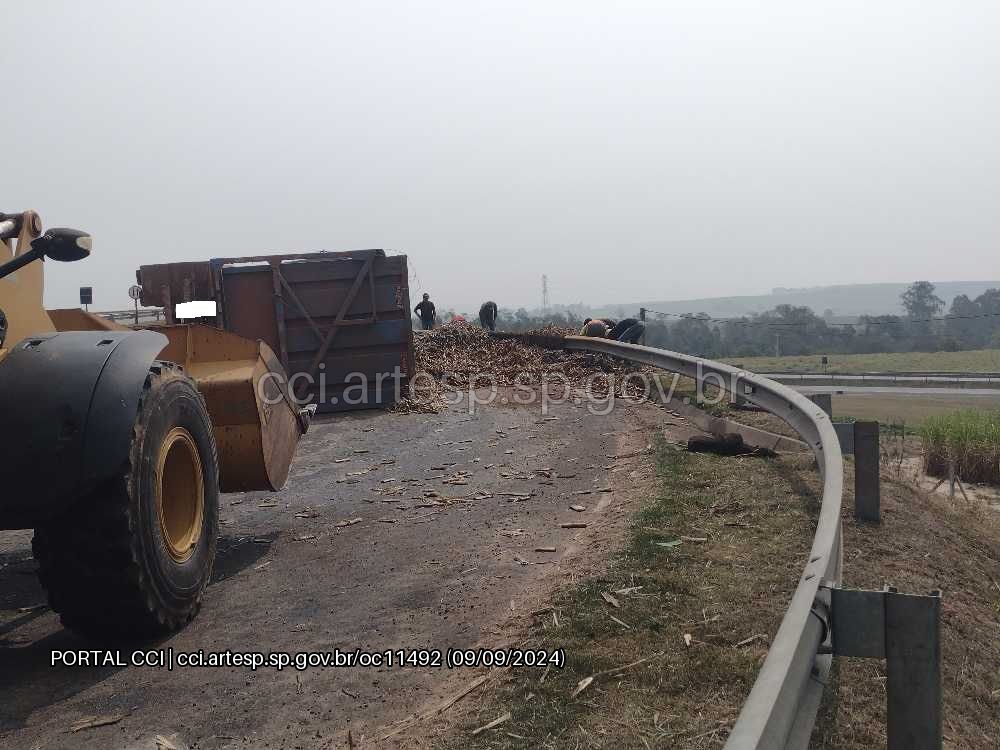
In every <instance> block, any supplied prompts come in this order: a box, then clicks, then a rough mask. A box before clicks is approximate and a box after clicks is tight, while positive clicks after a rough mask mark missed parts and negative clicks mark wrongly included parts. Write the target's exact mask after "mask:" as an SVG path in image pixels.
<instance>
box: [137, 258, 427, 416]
mask: <svg viewBox="0 0 1000 750" xmlns="http://www.w3.org/2000/svg"><path fill="white" fill-rule="evenodd" d="M136 279H137V280H138V282H139V285H140V286H141V287H142V297H141V302H142V304H143V305H150V306H156V307H163V308H164V310H165V311H166V316H167V320H168V322H174V321H175V320H176V316H177V305H178V304H181V303H184V302H196V301H213V302H215V303H216V317H215V325H216V326H217V327H218V328H221V329H223V330H226V331H230V332H232V333H236V334H239V335H241V336H245V337H248V338H251V339H259V340H261V341H263V342H264V343H266V344H267V345H268V346H269V347H270V348H271V349H272V350H273V351H274V352H275V354H276V355H277V357H278V358H279V359H280V361H281V364H282V365H283V366H284V369H285V371H286V372H287V373H288V376H289V384H290V386H291V388H292V390H293V392H294V394H295V396H296V397H297V398H298V399H299V400H300V402H301V403H302V404H316V406H317V408H318V410H319V411H321V412H330V411H341V410H345V409H359V408H368V407H375V406H387V405H390V404H392V403H394V402H395V401H396V400H397V399H398V398H399V397H400V395H401V394H403V393H405V392H406V388H407V385H408V383H409V380H410V378H412V377H413V374H414V361H413V330H412V326H411V324H410V292H409V274H408V271H407V266H406V256H405V255H394V256H387V255H386V254H385V252H384V251H382V250H358V251H351V252H318V253H293V254H288V255H259V256H249V257H239V258H214V259H212V260H209V261H202V262H194V263H166V264H161V265H150V266H142V267H141V268H139V270H138V271H136Z"/></svg>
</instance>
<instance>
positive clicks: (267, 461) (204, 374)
mask: <svg viewBox="0 0 1000 750" xmlns="http://www.w3.org/2000/svg"><path fill="white" fill-rule="evenodd" d="M153 330H156V331H158V332H159V333H162V334H164V335H165V336H166V337H167V338H168V339H169V340H170V343H169V344H167V346H166V348H165V349H164V350H163V351H162V352H161V353H160V355H159V359H164V360H168V361H170V362H176V363H177V364H179V365H181V366H183V367H184V369H185V370H186V371H187V373H188V375H190V376H191V377H192V378H194V380H195V382H196V383H197V384H198V390H199V391H200V392H201V394H202V395H203V396H204V398H205V403H206V405H207V407H208V413H209V415H210V416H211V418H212V426H213V428H214V430H215V442H216V445H217V447H218V451H219V487H220V489H221V490H222V491H223V492H244V491H249V490H278V489H280V488H281V487H282V486H283V485H284V483H285V480H286V479H287V478H288V468H289V466H290V465H291V462H292V457H293V456H294V455H295V448H296V446H297V445H298V442H299V438H300V437H301V436H302V434H303V433H304V432H305V431H306V429H307V428H308V426H309V417H310V413H309V412H308V411H306V410H304V409H302V408H300V407H299V406H298V405H297V404H296V402H295V401H294V400H293V398H292V396H291V394H290V392H289V388H288V383H287V378H286V376H285V371H284V369H283V368H282V366H281V364H280V363H279V362H278V359H277V357H275V356H274V352H273V351H271V348H270V347H269V346H268V345H267V344H265V343H264V342H262V341H253V340H251V339H248V338H244V337H243V336H238V335H236V334H234V333H229V332H227V331H222V330H219V329H217V328H211V327H208V326H202V325H167V326H156V327H155V328H153Z"/></svg>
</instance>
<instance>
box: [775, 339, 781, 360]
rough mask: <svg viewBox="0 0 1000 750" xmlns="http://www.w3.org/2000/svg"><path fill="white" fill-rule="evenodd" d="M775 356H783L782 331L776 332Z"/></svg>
mask: <svg viewBox="0 0 1000 750" xmlns="http://www.w3.org/2000/svg"><path fill="white" fill-rule="evenodd" d="M774 356H775V357H780V356H781V334H780V333H776V334H774Z"/></svg>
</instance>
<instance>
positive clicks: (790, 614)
mask: <svg viewBox="0 0 1000 750" xmlns="http://www.w3.org/2000/svg"><path fill="white" fill-rule="evenodd" d="M563 345H564V348H566V349H569V350H572V351H584V352H599V353H603V354H608V355H611V356H613V357H618V358H620V359H626V360H629V361H631V362H638V363H641V364H646V365H652V366H653V367H659V368H661V369H664V370H669V371H670V372H676V373H680V374H681V375H685V376H687V377H690V378H694V379H695V380H696V381H698V382H699V383H707V384H709V385H713V386H717V387H720V388H722V389H724V390H726V391H729V392H732V393H737V392H738V393H739V395H740V397H741V399H745V400H747V401H750V402H751V403H753V404H756V405H757V406H760V407H761V408H764V409H766V410H767V411H769V412H771V413H772V414H774V415H775V416H777V417H779V418H780V419H782V420H784V421H785V422H787V423H788V425H789V426H791V427H792V429H794V430H795V431H796V432H797V433H798V434H799V435H800V436H801V437H802V439H803V440H804V441H805V442H806V443H808V444H809V446H810V448H811V449H812V451H813V454H814V455H815V456H816V462H817V464H818V465H819V469H820V473H821V475H822V477H823V499H822V505H821V507H820V512H819V520H818V523H817V526H816V535H815V537H814V538H813V544H812V550H811V551H810V553H809V560H808V562H807V563H806V566H805V569H804V570H803V571H802V576H801V577H800V578H799V582H798V586H797V587H796V588H795V592H794V594H793V595H792V599H791V602H790V603H789V605H788V609H787V610H786V612H785V616H784V619H782V621H781V625H780V627H779V628H778V632H777V634H776V635H775V637H774V640H773V641H772V642H771V647H770V650H769V651H768V654H767V658H766V660H765V661H764V664H763V665H762V666H761V668H760V671H759V672H758V674H757V680H756V682H755V683H754V685H753V688H752V689H751V691H750V695H749V696H748V697H747V699H746V701H745V702H744V704H743V708H742V710H741V711H740V715H739V718H738V719H737V721H736V724H735V725H734V727H733V730H732V732H731V733H730V735H729V739H728V741H727V742H726V747H727V748H730V750H737V749H738V750H749V749H750V748H753V749H754V750H765V749H767V750H777V749H778V748H788V749H796V748H806V747H807V746H808V744H809V737H810V735H811V733H812V729H813V725H814V724H815V723H816V714H817V711H818V710H819V704H820V700H821V698H822V695H823V688H824V687H825V684H826V680H827V676H828V674H829V672H830V665H831V662H832V655H831V654H830V653H829V651H830V649H829V648H828V647H824V644H825V643H827V641H828V636H829V634H830V632H831V615H830V613H831V588H837V587H839V586H840V583H841V567H842V558H843V554H842V547H841V544H842V537H841V527H840V511H841V503H842V496H843V484H844V481H843V480H844V468H843V458H842V456H841V451H840V443H839V441H838V438H837V434H836V432H835V431H834V428H833V424H832V423H831V421H830V418H829V417H828V416H827V415H826V413H825V412H824V411H823V410H822V409H821V408H820V407H818V406H817V405H816V404H815V403H813V402H812V401H810V400H809V399H808V398H806V397H805V396H803V395H802V394H800V393H797V392H796V391H794V390H792V389H791V388H789V387H787V386H784V385H781V384H780V383H776V382H775V381H773V380H770V379H769V378H766V377H764V376H762V375H757V374H754V373H750V372H747V371H746V370H742V369H739V368H736V367H733V366H731V365H725V364H722V363H720V362H714V361H712V360H707V359H700V358H698V357H691V356H688V355H686V354H678V353H676V352H668V351H665V350H662V349H654V348H652V347H646V346H638V345H635V344H623V343H621V342H618V341H609V340H607V339H598V338H584V337H580V336H568V337H566V339H565V340H564V342H563ZM821 651H824V652H826V653H821Z"/></svg>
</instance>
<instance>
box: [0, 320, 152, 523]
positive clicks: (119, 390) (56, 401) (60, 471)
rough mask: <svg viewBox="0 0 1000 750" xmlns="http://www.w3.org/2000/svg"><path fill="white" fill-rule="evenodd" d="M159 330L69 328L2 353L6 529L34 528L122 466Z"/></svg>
mask: <svg viewBox="0 0 1000 750" xmlns="http://www.w3.org/2000/svg"><path fill="white" fill-rule="evenodd" d="M166 345H167V337H166V336H164V335H163V334H162V333H156V332H154V331H65V332H61V333H50V334H44V335H40V336H34V337H31V338H27V339H24V340H23V341H20V342H18V343H17V344H15V345H14V346H13V347H11V350H10V352H9V353H8V354H7V356H6V357H5V358H4V359H3V360H2V361H0V529H22V528H33V527H35V526H38V525H39V524H41V523H44V522H45V521H47V520H49V519H51V518H53V517H54V516H56V515H58V514H59V513H60V512H62V511H63V510H65V509H66V508H67V507H68V506H69V505H71V504H72V503H73V501H74V500H75V499H77V498H78V497H80V496H81V495H83V494H85V493H86V492H88V491H90V490H91V489H93V488H94V487H95V486H96V485H97V484H99V483H100V482H102V481H104V480H107V479H109V478H111V477H113V476H114V475H115V474H116V473H118V472H119V471H121V469H122V468H123V466H124V464H125V463H126V461H127V460H128V455H129V449H130V446H131V441H132V428H133V426H134V424H135V419H136V415H137V413H138V409H139V399H140V398H141V397H142V390H143V386H144V385H145V382H146V375H147V373H148V372H149V366H150V365H151V364H152V363H153V360H154V359H156V357H157V355H158V354H159V353H160V352H162V351H163V349H164V347H165V346H166Z"/></svg>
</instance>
